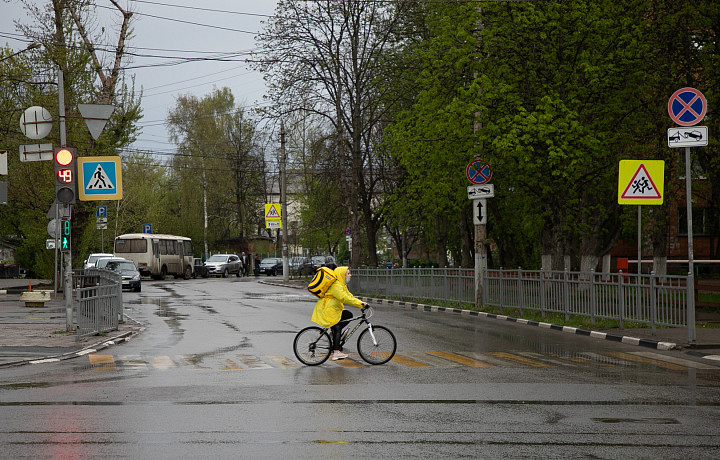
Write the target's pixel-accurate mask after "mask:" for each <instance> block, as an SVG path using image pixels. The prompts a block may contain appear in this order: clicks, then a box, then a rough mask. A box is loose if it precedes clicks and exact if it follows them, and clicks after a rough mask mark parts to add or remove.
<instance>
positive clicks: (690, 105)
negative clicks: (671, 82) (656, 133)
mask: <svg viewBox="0 0 720 460" xmlns="http://www.w3.org/2000/svg"><path fill="white" fill-rule="evenodd" d="M706 113H707V101H706V100H705V96H703V93H701V92H700V91H698V90H696V89H695V88H680V89H679V90H677V91H675V92H674V93H673V95H672V96H670V99H669V100H668V115H670V118H672V121H674V122H675V123H677V124H678V125H680V126H693V125H696V124H698V123H699V122H700V121H701V120H702V119H703V118H704V117H705V114H706Z"/></svg>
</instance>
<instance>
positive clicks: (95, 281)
mask: <svg viewBox="0 0 720 460" xmlns="http://www.w3.org/2000/svg"><path fill="white" fill-rule="evenodd" d="M73 285H74V287H75V292H76V298H77V301H78V305H77V310H76V317H77V326H78V327H77V340H80V339H81V338H83V337H87V336H90V335H96V334H99V333H101V332H109V331H115V330H117V329H118V323H119V322H121V321H123V301H122V277H121V276H120V274H119V273H118V272H115V271H112V270H104V269H98V268H90V269H87V270H83V271H76V272H75V273H73Z"/></svg>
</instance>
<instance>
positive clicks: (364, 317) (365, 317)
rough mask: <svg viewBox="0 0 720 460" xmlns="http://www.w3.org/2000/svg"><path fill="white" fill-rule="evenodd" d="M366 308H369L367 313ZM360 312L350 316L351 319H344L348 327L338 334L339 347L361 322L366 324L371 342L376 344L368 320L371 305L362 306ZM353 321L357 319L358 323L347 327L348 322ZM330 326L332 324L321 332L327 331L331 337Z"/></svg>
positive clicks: (370, 314) (370, 313)
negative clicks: (355, 315) (352, 316)
mask: <svg viewBox="0 0 720 460" xmlns="http://www.w3.org/2000/svg"><path fill="white" fill-rule="evenodd" d="M368 310H369V314H368ZM361 312H362V313H361V314H360V316H358V317H355V318H351V319H348V320H346V321H345V322H346V323H347V324H348V326H347V327H348V328H347V329H345V331H343V333H342V335H341V336H340V346H341V347H342V346H343V345H345V343H346V342H347V341H348V339H350V337H352V335H353V334H354V333H355V331H357V330H358V328H360V326H362V325H363V324H367V327H368V330H369V331H370V337H372V339H373V344H375V345H377V339H376V338H375V334H373V330H372V324H371V323H370V321H368V318H370V317H371V316H372V309H371V307H368V308H364V309H362V310H361ZM353 321H357V322H358V323H357V324H356V325H355V327H353V328H352V329H350V328H349V326H350V323H352V322H353ZM341 322H342V321H341ZM331 328H332V326H331V327H326V328H324V329H323V332H327V333H328V334H329V335H330V338H331V339H332V336H333V335H332V331H331V330H330V329H331Z"/></svg>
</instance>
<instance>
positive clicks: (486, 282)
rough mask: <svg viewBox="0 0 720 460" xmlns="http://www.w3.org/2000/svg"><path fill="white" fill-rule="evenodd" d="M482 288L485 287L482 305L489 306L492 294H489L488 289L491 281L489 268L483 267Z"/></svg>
mask: <svg viewBox="0 0 720 460" xmlns="http://www.w3.org/2000/svg"><path fill="white" fill-rule="evenodd" d="M481 276H482V283H483V284H482V286H483V292H482V303H483V305H487V304H488V299H489V298H490V294H489V293H488V288H489V287H490V281H489V280H488V268H487V267H483V269H482V275H481Z"/></svg>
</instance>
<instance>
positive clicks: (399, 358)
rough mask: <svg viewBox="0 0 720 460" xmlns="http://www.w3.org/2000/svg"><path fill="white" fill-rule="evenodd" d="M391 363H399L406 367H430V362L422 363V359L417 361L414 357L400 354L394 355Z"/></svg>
mask: <svg viewBox="0 0 720 460" xmlns="http://www.w3.org/2000/svg"><path fill="white" fill-rule="evenodd" d="M390 362H391V363H397V364H400V365H401V366H405V367H430V365H429V364H425V363H421V362H420V361H415V360H414V359H412V358H408V357H407V356H403V355H398V354H396V355H395V356H393V358H392V359H391V360H390Z"/></svg>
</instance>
